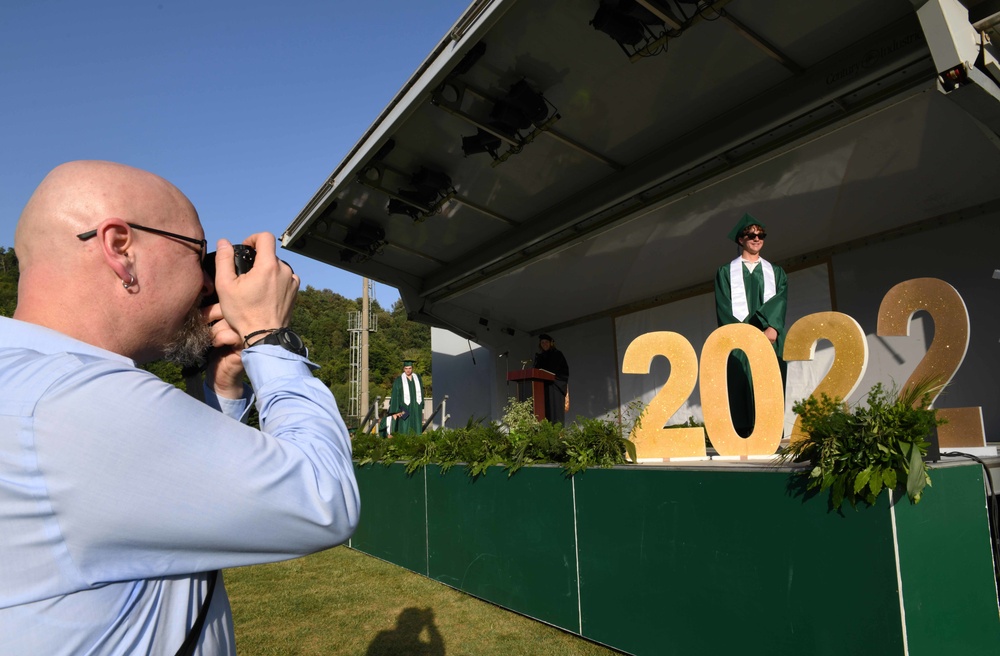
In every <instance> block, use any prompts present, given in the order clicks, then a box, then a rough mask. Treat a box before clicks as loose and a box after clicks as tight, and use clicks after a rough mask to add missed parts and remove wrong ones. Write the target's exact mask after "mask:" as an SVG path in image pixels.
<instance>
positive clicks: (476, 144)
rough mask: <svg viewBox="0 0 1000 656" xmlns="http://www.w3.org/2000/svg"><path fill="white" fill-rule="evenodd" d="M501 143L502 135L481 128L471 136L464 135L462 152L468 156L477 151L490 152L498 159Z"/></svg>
mask: <svg viewBox="0 0 1000 656" xmlns="http://www.w3.org/2000/svg"><path fill="white" fill-rule="evenodd" d="M500 143H501V142H500V137H497V136H495V135H492V134H490V133H489V132H487V131H486V130H483V129H482V128H480V129H478V130H476V134H474V135H472V136H471V137H462V152H463V153H465V156H466V157H468V156H469V155H475V154H476V153H489V154H490V155H491V156H492V157H493V158H494V159H496V157H497V149H499V148H500Z"/></svg>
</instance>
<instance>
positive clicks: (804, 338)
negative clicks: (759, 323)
mask: <svg viewBox="0 0 1000 656" xmlns="http://www.w3.org/2000/svg"><path fill="white" fill-rule="evenodd" d="M821 339H826V340H829V341H830V343H831V344H833V349H834V360H833V365H832V366H831V367H830V371H829V372H827V374H826V376H824V377H823V380H821V381H819V385H817V386H816V389H814V390H813V392H812V396H815V397H816V398H820V395H822V394H826V395H827V396H829V397H831V398H837V397H839V398H841V399H843V400H844V401H847V399H848V397H850V396H851V394H853V393H854V390H856V389H857V388H858V384H860V383H861V378H862V377H863V376H864V375H865V369H867V368H868V340H866V339H865V331H864V330H862V329H861V325H860V324H859V323H858V322H857V321H855V320H854V318H853V317H849V316H848V315H846V314H843V313H841V312H817V313H815V314H810V315H808V316H805V317H802V318H801V319H799V320H798V321H796V322H795V323H794V324H792V327H791V328H789V329H788V335H787V336H786V337H785V353H784V356H785V360H786V361H787V362H793V361H812V359H813V358H814V357H816V343H817V342H818V341H819V340H821ZM801 424H802V417H796V418H795V425H794V426H793V427H792V434H791V441H792V442H795V441H797V440H801V439H803V438H804V437H805V436H804V435H802V427H801Z"/></svg>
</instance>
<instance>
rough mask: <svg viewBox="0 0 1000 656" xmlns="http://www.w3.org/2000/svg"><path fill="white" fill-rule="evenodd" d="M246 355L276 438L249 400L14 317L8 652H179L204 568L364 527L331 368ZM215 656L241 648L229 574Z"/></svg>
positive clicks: (215, 610)
mask: <svg viewBox="0 0 1000 656" xmlns="http://www.w3.org/2000/svg"><path fill="white" fill-rule="evenodd" d="M243 363H244V366H245V367H246V370H247V374H248V376H249V378H250V381H251V383H252V385H253V388H254V390H255V393H256V403H257V408H258V411H259V413H260V423H261V428H262V430H260V431H258V430H255V429H253V428H250V427H249V426H245V425H243V424H241V423H240V422H239V421H237V420H236V419H234V417H238V416H239V415H240V414H242V412H243V410H244V407H245V405H246V402H245V401H236V402H232V401H226V400H225V399H218V398H213V396H214V395H212V394H210V393H209V395H208V396H207V398H206V403H201V402H199V401H196V400H195V399H193V398H191V397H190V396H188V395H187V394H185V393H183V392H181V391H180V390H178V389H176V388H174V387H172V386H170V385H167V384H166V383H164V382H162V381H161V380H159V379H158V378H156V377H155V376H153V375H152V374H149V373H147V372H145V371H143V370H141V369H138V368H137V367H135V365H134V363H133V362H132V361H131V360H130V359H128V358H125V357H122V356H120V355H116V354H114V353H110V352H108V351H105V350H103V349H99V348H97V347H94V346H90V345H88V344H85V343H82V342H79V341H77V340H74V339H71V338H69V337H67V336H65V335H63V334H61V333H58V332H54V331H51V330H48V329H45V328H41V327H39V326H35V325H32V324H28V323H24V322H20V321H15V320H13V319H5V318H2V317H0V527H2V529H0V654H18V655H36V654H37V655H38V656H54V655H59V654H73V655H80V654H102V655H103V654H163V655H165V656H173V654H174V653H175V652H176V651H177V649H178V648H179V647H180V645H181V643H182V642H183V641H184V638H185V637H186V635H187V632H188V630H189V629H190V627H191V625H192V623H193V622H194V619H195V618H196V617H197V615H198V611H199V609H200V607H201V603H202V601H203V599H204V595H205V592H206V589H207V578H206V575H205V574H204V572H208V571H211V570H216V569H222V568H226V567H237V566H241V565H252V564H256V563H265V562H273V561H278V560H284V559H287V558H293V557H296V556H301V555H304V554H308V553H312V552H315V551H319V550H321V549H326V548H328V547H332V546H334V545H337V544H340V543H341V542H343V541H345V540H347V538H349V537H350V535H351V533H352V532H353V530H354V528H355V526H356V525H357V521H358V515H359V510H360V503H359V498H358V489H357V483H356V482H355V480H354V469H353V465H352V463H351V445H350V440H349V438H348V434H347V429H346V428H345V426H344V423H343V421H342V419H341V417H340V414H339V413H338V411H337V407H336V403H335V402H334V399H333V396H332V395H331V394H330V391H329V390H328V389H327V388H326V387H325V386H324V385H323V383H322V382H321V381H320V380H318V379H316V378H314V377H313V376H312V373H311V368H315V365H312V364H311V363H309V362H308V361H307V360H306V359H305V358H301V357H299V356H296V355H294V354H293V353H290V352H289V351H286V350H285V349H282V348H281V347H278V346H255V347H253V348H249V349H246V350H245V351H244V352H243ZM213 405H214V406H215V407H214V408H213V407H210V406H213ZM216 408H219V409H221V410H222V412H219V410H218V409H216ZM227 415H229V416H227ZM197 653H200V654H203V655H205V656H209V655H211V656H214V655H216V654H235V653H236V648H235V640H234V637H233V623H232V615H231V613H230V609H229V600H228V598H227V596H226V592H225V587H224V586H223V585H222V581H221V577H220V580H219V585H217V587H216V589H215V594H214V596H213V599H212V603H211V607H210V611H209V615H208V618H207V620H206V624H205V628H204V631H203V632H202V638H201V642H200V644H199V651H198V652H197Z"/></svg>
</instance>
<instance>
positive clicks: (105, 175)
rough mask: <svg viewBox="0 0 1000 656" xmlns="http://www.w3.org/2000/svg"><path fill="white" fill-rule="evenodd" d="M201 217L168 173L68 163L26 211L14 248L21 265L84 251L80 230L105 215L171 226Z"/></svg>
mask: <svg viewBox="0 0 1000 656" xmlns="http://www.w3.org/2000/svg"><path fill="white" fill-rule="evenodd" d="M191 215H193V216H194V217H197V213H196V212H195V209H194V206H192V205H191V202H190V201H189V200H188V199H187V198H186V197H185V196H184V194H182V193H181V192H180V190H179V189H177V187H175V186H174V185H172V184H170V183H169V182H167V181H166V180H164V179H163V178H161V177H159V176H157V175H154V174H152V173H149V172H147V171H142V170H140V169H136V168H132V167H131V166H126V165H124V164H116V163H114V162H101V161H78V162H69V163H66V164H63V165H61V166H58V167H56V168H55V169H53V170H52V171H51V172H50V173H49V174H48V175H47V176H46V177H45V179H44V180H42V183H41V184H40V185H38V188H37V189H36V190H35V193H34V194H32V196H31V198H30V199H29V200H28V204H27V205H25V207H24V211H23V212H22V213H21V219H20V221H19V222H18V224H17V232H16V233H15V236H14V250H15V251H16V252H17V257H18V261H19V262H20V264H21V267H22V268H26V267H30V266H31V265H32V264H33V263H34V262H36V261H38V260H39V259H40V258H45V257H49V258H61V257H65V256H66V255H67V253H66V251H69V250H79V240H77V239H76V235H77V234H79V233H81V232H86V231H87V230H93V229H94V228H95V227H97V224H98V223H100V222H101V221H102V220H104V219H106V218H111V217H116V218H120V219H122V220H124V221H127V222H132V223H138V224H140V225H146V226H150V227H156V228H162V229H167V230H169V229H170V227H171V226H173V227H179V226H181V225H182V224H183V223H185V222H189V221H188V217H190V216H191Z"/></svg>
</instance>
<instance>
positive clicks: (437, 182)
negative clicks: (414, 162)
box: [410, 166, 451, 195]
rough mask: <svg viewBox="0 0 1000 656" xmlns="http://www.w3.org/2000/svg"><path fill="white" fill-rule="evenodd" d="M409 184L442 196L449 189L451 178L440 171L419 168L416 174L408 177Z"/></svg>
mask: <svg viewBox="0 0 1000 656" xmlns="http://www.w3.org/2000/svg"><path fill="white" fill-rule="evenodd" d="M410 184H412V185H413V186H414V187H416V188H417V189H429V190H432V191H433V192H434V193H435V194H441V195H444V193H445V192H446V191H447V190H450V189H451V178H449V177H448V176H447V175H446V174H445V173H442V172H441V171H434V170H432V169H429V168H426V167H423V166H421V167H420V168H419V169H417V172H416V173H414V174H413V175H412V176H410Z"/></svg>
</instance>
